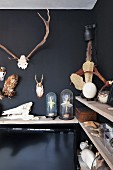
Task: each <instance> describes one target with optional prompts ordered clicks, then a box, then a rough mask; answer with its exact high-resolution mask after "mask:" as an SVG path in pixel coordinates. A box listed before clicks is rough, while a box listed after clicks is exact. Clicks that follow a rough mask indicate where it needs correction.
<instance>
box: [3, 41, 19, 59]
mask: <svg viewBox="0 0 113 170" xmlns="http://www.w3.org/2000/svg"><path fill="white" fill-rule="evenodd" d="M0 48H1V49H2V50H4V51H5V52H6V53H8V54H9V55H11V56H12V57H13V58H14V59H15V60H18V57H17V56H16V55H15V54H13V53H12V52H11V51H9V50H8V49H7V48H6V47H5V46H3V45H2V44H0ZM9 59H10V58H9Z"/></svg>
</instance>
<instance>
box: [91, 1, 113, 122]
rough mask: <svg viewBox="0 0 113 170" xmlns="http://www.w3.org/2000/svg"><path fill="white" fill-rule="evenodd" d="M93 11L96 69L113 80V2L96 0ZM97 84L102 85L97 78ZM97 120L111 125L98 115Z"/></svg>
mask: <svg viewBox="0 0 113 170" xmlns="http://www.w3.org/2000/svg"><path fill="white" fill-rule="evenodd" d="M93 11H94V18H95V19H94V20H95V23H96V24H97V29H96V47H97V67H98V70H99V71H100V72H101V73H102V75H103V76H104V77H105V78H106V79H107V80H113V1H112V0H109V1H106V0H98V2H97V4H96V6H95V8H94V10H93ZM97 84H98V85H99V86H100V87H101V86H102V85H103V83H101V81H99V79H98V78H97ZM98 119H99V120H100V121H101V122H108V123H110V124H112V125H113V123H112V122H110V121H108V120H107V119H105V118H103V117H102V116H100V115H99V116H98Z"/></svg>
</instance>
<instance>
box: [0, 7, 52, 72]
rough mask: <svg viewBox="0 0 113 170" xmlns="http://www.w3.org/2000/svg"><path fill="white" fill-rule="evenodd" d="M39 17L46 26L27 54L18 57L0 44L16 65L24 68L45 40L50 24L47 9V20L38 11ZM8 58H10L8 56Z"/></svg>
mask: <svg viewBox="0 0 113 170" xmlns="http://www.w3.org/2000/svg"><path fill="white" fill-rule="evenodd" d="M38 15H39V17H40V18H41V19H42V20H43V22H44V25H45V27H46V33H45V36H44V38H43V39H42V41H41V42H40V43H39V44H38V45H36V47H35V48H34V49H33V50H32V51H31V52H30V53H29V54H28V55H27V56H25V55H21V56H20V58H18V57H17V56H16V55H15V54H13V53H12V52H11V51H10V50H9V49H7V48H6V47H5V46H3V45H2V44H0V48H1V49H3V50H4V51H5V52H6V53H8V54H9V55H10V56H11V57H13V58H14V59H15V60H17V61H18V63H17V65H18V67H19V68H21V69H26V68H27V66H28V61H29V58H30V57H32V55H33V54H34V53H35V52H36V51H37V50H38V49H39V48H40V47H41V46H42V45H44V43H45V42H46V39H47V37H48V35H49V24H50V15H49V10H47V15H48V20H47V21H46V20H45V19H44V18H43V17H42V16H41V15H40V14H39V13H38ZM9 59H10V58H9Z"/></svg>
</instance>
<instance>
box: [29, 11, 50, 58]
mask: <svg viewBox="0 0 113 170" xmlns="http://www.w3.org/2000/svg"><path fill="white" fill-rule="evenodd" d="M38 15H39V17H40V18H41V19H42V20H43V22H44V24H45V27H46V33H45V36H44V38H43V40H42V41H41V42H40V43H39V44H38V45H37V46H36V47H35V48H34V49H33V50H32V51H31V52H30V53H29V54H28V56H27V57H26V59H27V60H29V58H30V57H31V56H32V54H33V53H34V52H35V51H36V50H37V49H38V48H40V47H41V46H42V45H43V44H44V43H45V42H46V39H47V37H48V35H49V23H50V15H49V10H48V9H47V15H48V20H47V21H46V20H45V19H44V18H43V17H42V16H41V15H40V14H39V13H38Z"/></svg>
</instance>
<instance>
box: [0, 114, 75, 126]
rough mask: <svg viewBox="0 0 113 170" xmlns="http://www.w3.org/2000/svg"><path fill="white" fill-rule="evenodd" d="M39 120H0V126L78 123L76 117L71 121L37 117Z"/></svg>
mask: <svg viewBox="0 0 113 170" xmlns="http://www.w3.org/2000/svg"><path fill="white" fill-rule="evenodd" d="M38 117H39V120H22V119H16V120H9V119H6V118H0V125H4V124H75V123H78V120H77V119H76V117H75V118H74V119H72V120H61V119H59V117H57V118H56V119H55V120H53V119H51V118H46V117H45V116H38Z"/></svg>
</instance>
